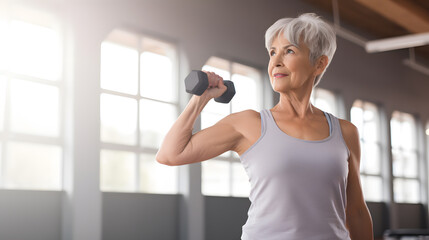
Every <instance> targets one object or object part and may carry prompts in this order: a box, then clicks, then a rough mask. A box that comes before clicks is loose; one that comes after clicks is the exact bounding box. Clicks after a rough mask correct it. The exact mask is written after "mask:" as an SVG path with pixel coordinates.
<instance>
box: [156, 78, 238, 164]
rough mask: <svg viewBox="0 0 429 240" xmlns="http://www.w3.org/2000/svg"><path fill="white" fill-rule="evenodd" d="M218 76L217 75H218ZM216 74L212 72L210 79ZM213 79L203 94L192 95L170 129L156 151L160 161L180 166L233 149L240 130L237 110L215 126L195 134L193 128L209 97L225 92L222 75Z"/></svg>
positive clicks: (157, 158)
mask: <svg viewBox="0 0 429 240" xmlns="http://www.w3.org/2000/svg"><path fill="white" fill-rule="evenodd" d="M217 77H218V76H217ZM215 78H216V76H213V75H209V82H210V81H212V80H213V79H215ZM217 80H218V82H214V81H213V83H210V85H211V86H213V87H211V88H210V87H209V89H208V90H206V92H204V94H203V95H201V96H196V95H194V96H192V98H191V100H190V101H189V103H188V105H187V106H186V108H185V110H184V111H183V112H182V113H181V114H180V116H179V118H178V119H177V120H176V122H175V123H174V124H173V126H172V127H171V129H170V130H169V131H168V133H167V135H166V136H165V138H164V141H163V142H162V144H161V147H160V149H159V151H158V153H157V155H156V160H157V161H158V162H159V163H162V164H165V165H170V166H177V165H183V164H190V163H195V162H200V161H204V160H207V159H210V158H213V157H215V156H218V155H220V154H222V153H224V152H226V151H228V150H233V149H234V147H235V145H236V144H237V142H238V140H239V138H240V136H241V134H240V133H238V132H237V131H236V129H235V127H234V120H235V119H236V116H235V115H234V114H232V115H229V116H227V117H225V118H224V119H222V120H220V121H219V122H218V123H216V124H215V125H214V126H212V127H209V128H207V129H204V130H202V131H199V132H197V133H195V134H192V128H193V125H194V123H195V120H196V119H197V117H198V115H199V114H200V113H201V111H202V110H203V108H204V107H205V106H206V104H207V103H208V102H209V101H210V99H212V98H215V97H218V96H220V95H222V94H223V92H225V90H226V87H225V86H224V84H223V82H222V79H221V78H220V79H219V77H218V78H217Z"/></svg>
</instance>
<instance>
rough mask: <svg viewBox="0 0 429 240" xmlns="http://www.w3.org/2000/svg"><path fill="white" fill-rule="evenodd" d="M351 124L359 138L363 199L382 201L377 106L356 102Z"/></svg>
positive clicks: (352, 111) (351, 113) (351, 114)
mask: <svg viewBox="0 0 429 240" xmlns="http://www.w3.org/2000/svg"><path fill="white" fill-rule="evenodd" d="M350 116H351V122H352V123H353V124H354V125H355V126H356V127H357V129H358V131H359V137H360V146H361V161H360V173H361V179H362V190H363V193H364V196H365V199H366V200H368V201H373V202H381V201H383V191H382V186H383V185H382V183H383V178H382V176H381V141H380V135H381V133H380V114H379V111H378V109H377V106H376V105H375V104H373V103H370V102H364V101H361V100H356V101H355V102H354V103H353V107H352V109H351V111H350Z"/></svg>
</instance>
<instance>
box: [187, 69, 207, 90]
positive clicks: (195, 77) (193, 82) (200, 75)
mask: <svg viewBox="0 0 429 240" xmlns="http://www.w3.org/2000/svg"><path fill="white" fill-rule="evenodd" d="M185 87H186V92H187V93H191V94H195V95H198V96H201V95H202V94H203V93H204V91H205V90H207V88H208V87H209V79H208V77H207V74H206V73H205V72H202V71H197V70H192V72H190V73H189V74H188V76H187V77H186V78H185Z"/></svg>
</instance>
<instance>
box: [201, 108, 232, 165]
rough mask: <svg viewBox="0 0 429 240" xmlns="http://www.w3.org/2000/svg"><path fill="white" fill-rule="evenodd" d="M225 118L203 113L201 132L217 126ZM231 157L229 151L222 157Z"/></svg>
mask: <svg viewBox="0 0 429 240" xmlns="http://www.w3.org/2000/svg"><path fill="white" fill-rule="evenodd" d="M224 117H225V116H223V115H220V114H216V113H211V112H204V111H203V112H202V113H201V130H203V129H206V128H208V127H211V126H213V125H215V124H216V123H217V122H219V121H220V120H221V119H222V118H224ZM229 155H230V152H229V151H227V152H224V153H222V154H221V155H220V156H222V157H228V156H229Z"/></svg>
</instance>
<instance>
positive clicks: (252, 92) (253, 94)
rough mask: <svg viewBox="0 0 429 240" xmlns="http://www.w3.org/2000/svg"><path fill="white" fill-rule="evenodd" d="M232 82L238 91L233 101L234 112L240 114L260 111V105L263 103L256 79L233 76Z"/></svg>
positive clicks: (238, 75)
mask: <svg viewBox="0 0 429 240" xmlns="http://www.w3.org/2000/svg"><path fill="white" fill-rule="evenodd" d="M232 81H233V82H234V87H235V90H236V93H235V96H234V98H233V99H232V100H231V101H232V112H233V113H234V112H240V111H243V110H247V109H253V110H255V111H258V110H259V109H258V103H259V102H261V100H260V99H259V96H258V90H257V88H256V82H255V80H254V79H252V78H249V77H247V76H243V75H240V74H234V75H232Z"/></svg>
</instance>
